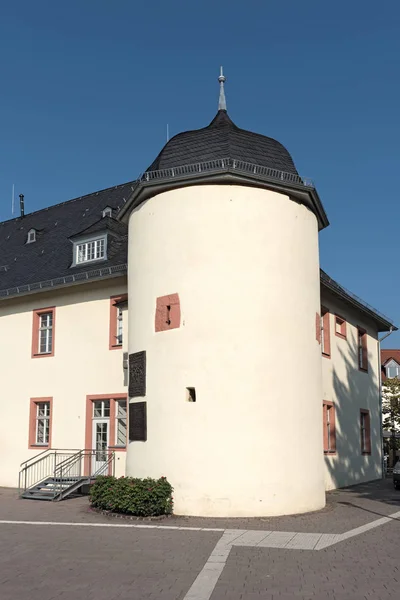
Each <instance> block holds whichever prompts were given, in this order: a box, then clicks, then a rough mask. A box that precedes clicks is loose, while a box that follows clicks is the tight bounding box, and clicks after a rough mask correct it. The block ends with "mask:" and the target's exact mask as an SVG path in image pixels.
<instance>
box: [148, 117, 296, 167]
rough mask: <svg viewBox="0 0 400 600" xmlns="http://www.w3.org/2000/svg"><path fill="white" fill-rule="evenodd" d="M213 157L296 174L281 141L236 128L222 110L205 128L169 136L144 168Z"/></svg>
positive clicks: (178, 164) (179, 163)
mask: <svg viewBox="0 0 400 600" xmlns="http://www.w3.org/2000/svg"><path fill="white" fill-rule="evenodd" d="M217 158H233V159H236V160H240V161H243V162H247V163H251V164H254V165H260V166H263V167H270V168H272V169H277V170H279V171H284V172H286V173H293V174H295V175H298V173H297V171H296V167H295V166H294V163H293V160H292V157H291V156H290V154H289V152H288V151H287V150H286V148H285V147H284V146H282V144H280V143H279V142H277V141H276V140H274V139H272V138H269V137H266V136H265V135H260V134H259V133H253V132H251V131H246V130H245V129H240V128H239V127H237V126H236V125H235V124H234V123H233V122H232V120H231V119H230V117H229V116H228V114H227V112H226V111H224V110H219V111H218V113H217V115H216V116H215V117H214V119H213V120H212V121H211V123H210V124H209V125H208V126H207V127H204V128H203V129H195V130H194V131H185V132H184V133H179V134H178V135H175V136H174V137H173V138H171V139H170V141H169V142H168V143H167V144H166V145H165V146H164V148H163V149H162V150H161V152H160V154H159V155H158V156H157V158H156V159H155V161H154V162H153V163H152V164H151V166H150V167H149V168H148V169H147V170H148V171H159V170H162V169H169V168H171V167H178V166H182V165H188V164H195V163H201V162H207V161H209V160H214V159H217Z"/></svg>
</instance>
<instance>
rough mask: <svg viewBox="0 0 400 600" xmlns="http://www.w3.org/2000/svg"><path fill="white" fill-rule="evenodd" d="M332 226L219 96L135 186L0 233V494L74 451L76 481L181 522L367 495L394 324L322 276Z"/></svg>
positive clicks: (35, 216)
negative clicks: (158, 497)
mask: <svg viewBox="0 0 400 600" xmlns="http://www.w3.org/2000/svg"><path fill="white" fill-rule="evenodd" d="M220 82H221V86H223V79H222V80H221V79H220ZM221 91H222V92H223V89H222V90H221ZM327 225H328V221H327V218H326V215H325V212H324V209H323V207H322V204H321V201H320V199H319V196H318V193H317V191H316V189H315V187H314V186H313V185H312V184H311V183H310V182H308V181H305V180H304V179H302V178H301V177H300V176H299V175H298V173H297V171H296V169H295V166H294V163H293V161H292V159H291V157H290V155H289V153H288V152H287V150H286V149H285V148H284V147H283V146H281V144H279V143H278V142H276V141H275V140H272V139H271V138H266V137H265V136H261V135H258V134H253V133H251V132H247V131H244V130H241V129H239V128H238V127H237V126H236V125H234V123H233V122H232V121H231V120H230V118H229V116H228V115H227V112H226V109H225V108H224V95H223V93H222V95H221V99H220V109H219V111H218V113H217V116H216V117H215V119H214V120H213V121H212V122H211V124H210V125H209V126H208V127H206V128H204V129H201V130H197V131H192V132H186V133H184V134H180V135H179V136H175V138H172V140H170V142H169V143H168V144H167V145H166V146H165V147H164V149H163V150H162V151H161V153H160V154H159V155H158V157H157V159H156V160H155V161H154V163H153V165H151V167H150V168H149V170H148V171H147V172H146V173H145V175H144V176H143V177H141V178H140V179H139V180H138V181H137V182H133V183H129V184H125V185H122V186H116V187H115V188H110V189H109V190H103V191H102V192H97V193H96V194H92V195H89V196H85V197H82V198H78V199H75V200H73V201H70V202H66V203H64V204H61V205H56V206H54V207H50V208H49V209H46V211H38V212H36V213H31V214H27V215H26V216H24V217H19V218H18V219H14V220H12V221H8V222H5V223H2V224H0V252H1V255H2V257H4V258H3V262H4V266H3V268H1V265H0V337H1V339H2V340H8V342H7V344H5V345H3V348H2V360H1V370H2V373H1V379H2V382H3V399H2V408H3V414H4V415H5V417H6V418H5V419H3V420H2V422H1V424H0V444H1V451H2V453H3V454H2V455H3V456H7V461H6V462H5V464H3V465H2V466H0V485H3V486H11V487H12V486H16V485H17V478H18V472H19V469H20V464H21V463H23V461H26V460H27V459H31V458H33V457H38V460H41V458H40V457H41V456H46V455H47V454H50V453H52V452H54V451H55V450H56V449H58V450H59V451H60V452H61V451H70V452H73V451H79V450H81V451H85V452H86V454H85V459H84V463H82V464H83V467H82V468H83V470H84V471H86V472H87V473H89V474H93V473H95V472H99V469H100V470H101V469H102V468H103V467H102V465H106V463H107V465H106V467H107V468H105V467H104V469H103V471H101V472H102V473H106V472H110V473H111V472H112V471H111V469H112V470H113V471H114V470H115V474H116V475H129V476H137V477H148V476H150V477H160V476H161V475H165V476H167V477H168V479H169V480H170V482H171V483H172V485H173V486H174V501H175V512H176V513H177V514H186V515H188V514H191V515H199V516H267V515H268V516H272V515H282V514H293V513H301V512H307V511H311V510H317V509H319V508H322V507H323V506H324V504H325V491H326V490H329V489H333V488H335V487H341V486H347V485H351V484H353V483H359V482H365V481H370V480H373V479H377V478H379V477H380V476H381V474H382V440H381V428H380V418H381V415H380V410H381V409H380V391H379V360H378V359H379V344H378V332H379V331H386V330H389V329H390V328H391V327H393V326H392V324H391V323H390V321H389V320H387V319H386V318H385V317H383V316H381V315H380V314H379V313H378V312H376V311H375V310H373V309H371V308H370V307H368V306H367V305H366V304H364V303H363V302H362V301H360V300H359V299H357V298H356V297H354V296H353V295H352V294H350V293H349V292H347V291H346V290H344V289H343V288H342V287H341V286H339V285H338V284H337V283H336V282H334V281H333V280H332V279H330V278H329V277H328V276H327V275H326V274H325V273H324V272H321V271H320V268H319V251H318V235H319V231H320V230H322V229H323V228H324V227H326V226H327ZM32 232H34V233H32ZM16 257H17V259H18V260H16ZM288 365H290V372H288ZM17 382H18V383H17ZM16 383H17V385H16ZM16 414H17V415H18V418H17V421H16V423H15V426H13V427H10V423H13V422H14V420H13V417H15V415H16ZM109 457H112V461H110V460H109ZM107 461H108V462H107Z"/></svg>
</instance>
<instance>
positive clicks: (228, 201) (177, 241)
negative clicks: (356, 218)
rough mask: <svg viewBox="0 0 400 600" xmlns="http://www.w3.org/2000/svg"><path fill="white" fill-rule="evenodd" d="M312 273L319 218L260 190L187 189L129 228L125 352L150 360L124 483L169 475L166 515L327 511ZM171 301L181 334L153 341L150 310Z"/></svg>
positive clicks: (154, 205)
mask: <svg viewBox="0 0 400 600" xmlns="http://www.w3.org/2000/svg"><path fill="white" fill-rule="evenodd" d="M318 261H319V259H318V233H317V221H316V218H315V216H314V215H313V214H312V213H311V212H310V211H309V210H307V209H306V208H305V207H304V206H302V205H299V204H297V203H296V202H294V201H291V200H290V199H289V198H288V197H286V196H284V195H280V194H277V193H274V192H270V191H265V190H261V189H255V188H250V187H241V186H228V185H227V186H215V185H205V186H195V187H188V188H184V189H178V190H175V191H170V192H167V193H163V194H160V195H157V196H155V197H153V198H151V199H150V200H148V201H147V202H145V203H144V204H142V205H141V206H140V207H139V208H138V209H136V210H135V211H134V212H133V213H132V215H131V216H130V222H129V273H128V290H129V352H130V353H131V352H136V351H140V350H146V352H147V395H146V398H145V400H146V401H147V411H148V412H147V423H148V441H147V442H134V443H131V444H130V445H129V448H128V457H127V474H129V475H134V476H139V477H141V476H154V477H159V476H161V475H165V476H167V477H168V478H169V480H170V481H171V483H172V484H173V486H174V488H175V492H174V499H175V512H176V513H178V514H194V515H203V516H211V515H214V516H254V515H279V514H287V513H301V512H304V511H309V510H314V509H319V508H321V507H322V506H324V504H325V495H324V470H323V447H322V418H321V357H320V346H319V344H318V343H317V341H316V336H315V314H316V312H319V306H320V290H319V264H318ZM172 293H178V294H179V296H180V302H181V311H182V321H181V327H180V328H179V329H174V330H171V331H165V332H160V333H155V331H154V316H155V306H156V298H157V296H162V295H166V294H172ZM187 386H194V387H195V388H196V394H197V401H196V403H189V402H186V401H185V397H186V393H185V390H186V387H187Z"/></svg>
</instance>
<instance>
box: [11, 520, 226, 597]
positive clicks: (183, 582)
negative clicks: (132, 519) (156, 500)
mask: <svg viewBox="0 0 400 600" xmlns="http://www.w3.org/2000/svg"><path fill="white" fill-rule="evenodd" d="M220 536H221V534H220V533H212V532H207V533H202V532H198V531H196V532H188V531H185V532H181V531H163V530H139V529H118V530H117V531H116V530H115V528H106V529H104V528H93V527H77V528H70V527H63V526H57V527H40V528H37V527H32V526H13V525H1V529H0V598H1V600H53V599H57V600H58V599H62V600H72V599H73V600H92V599H93V600H94V599H95V600H122V599H125V598H126V599H128V598H129V600H141V599H143V600H145V599H151V600H153V599H154V600H156V599H157V600H178V599H179V600H180V599H182V598H184V596H185V594H186V593H187V591H188V589H189V588H190V586H191V585H192V583H193V581H194V579H195V578H196V576H197V574H198V573H199V571H200V570H201V569H202V568H203V566H204V563H205V562H206V561H207V559H208V557H209V555H210V553H211V552H212V551H213V548H214V547H215V545H216V543H217V541H218V538H219V537H220Z"/></svg>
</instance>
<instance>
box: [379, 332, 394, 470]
mask: <svg viewBox="0 0 400 600" xmlns="http://www.w3.org/2000/svg"><path fill="white" fill-rule="evenodd" d="M392 333H393V327H392V326H391V327H390V329H389V331H388V332H387V333H385V335H384V336H382V337H381V338H379V337H378V339H377V345H378V377H379V419H380V424H381V426H380V431H381V463H382V479H383V478H384V477H385V475H386V473H385V457H384V454H383V412H382V402H383V396H382V364H381V342H383V340H385V339H386V338H387V337H389V335H391V334H392Z"/></svg>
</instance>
